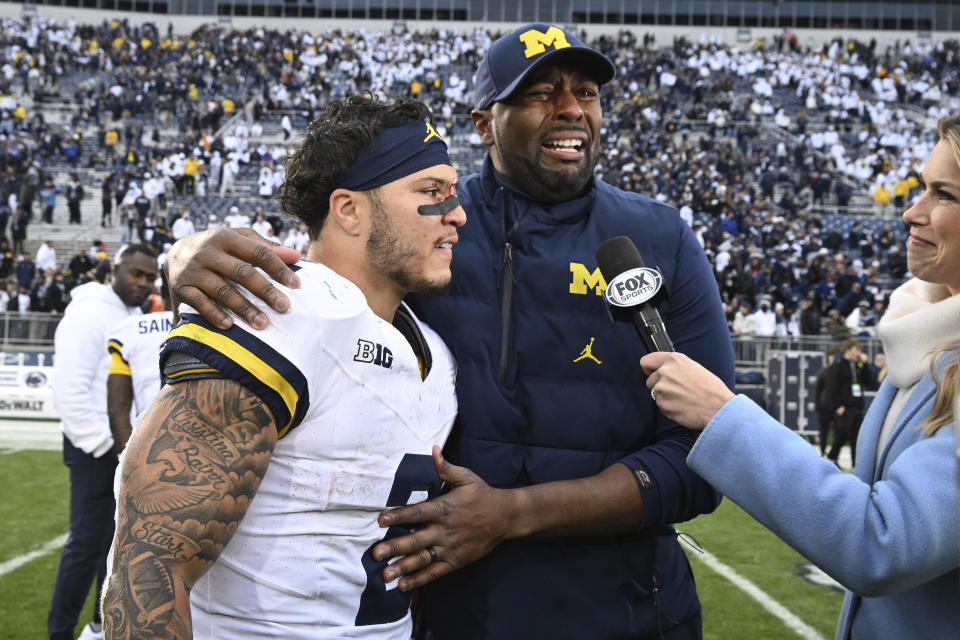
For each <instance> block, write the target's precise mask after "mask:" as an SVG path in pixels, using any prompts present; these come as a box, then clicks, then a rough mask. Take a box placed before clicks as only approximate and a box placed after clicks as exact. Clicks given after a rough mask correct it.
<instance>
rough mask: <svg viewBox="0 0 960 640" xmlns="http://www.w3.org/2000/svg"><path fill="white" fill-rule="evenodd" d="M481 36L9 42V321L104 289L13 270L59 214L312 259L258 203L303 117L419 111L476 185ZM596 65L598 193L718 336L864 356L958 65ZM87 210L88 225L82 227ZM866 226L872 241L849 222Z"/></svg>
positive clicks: (689, 56)
mask: <svg viewBox="0 0 960 640" xmlns="http://www.w3.org/2000/svg"><path fill="white" fill-rule="evenodd" d="M496 35H497V34H495V33H489V32H487V31H485V30H483V29H474V30H472V31H470V32H469V33H459V32H456V31H453V32H451V31H423V32H419V33H417V32H411V31H406V30H400V29H398V30H393V31H387V32H367V31H364V30H359V31H355V32H344V31H340V30H334V29H325V30H320V31H318V32H313V33H311V32H307V31H275V30H268V29H263V28H258V29H252V30H248V31H239V30H231V29H225V28H222V27H219V26H213V25H208V26H205V27H203V28H201V29H198V30H197V31H195V32H193V33H191V34H189V35H186V34H175V33H173V28H172V25H171V26H168V27H167V28H166V29H165V30H164V32H161V29H160V28H159V27H157V26H156V25H154V24H146V25H143V26H133V25H130V24H127V23H126V22H125V21H116V20H115V21H113V22H104V23H103V24H100V25H78V24H73V23H56V22H54V21H51V20H46V19H40V18H32V19H30V18H23V19H20V20H4V21H3V22H2V23H0V49H2V50H3V53H4V56H3V60H4V61H5V62H4V63H3V65H2V66H0V196H2V197H0V236H2V238H0V242H2V244H0V282H4V283H5V285H4V287H3V292H2V293H0V311H5V310H23V309H24V306H25V305H27V308H28V309H29V310H32V311H43V312H49V313H52V314H57V313H61V312H62V310H63V306H65V304H66V301H67V300H68V296H69V291H70V289H71V288H72V287H73V286H76V285H77V284H81V283H83V282H85V281H88V280H90V279H94V278H97V279H102V278H105V277H106V274H107V273H108V272H109V262H108V261H106V260H105V257H106V256H105V254H104V251H103V248H101V247H99V246H98V247H96V248H94V249H90V250H89V251H88V249H87V248H84V249H82V250H81V251H78V252H77V255H76V256H69V257H68V256H66V255H64V256H56V254H55V253H54V257H53V260H52V262H51V260H50V251H55V248H54V247H53V246H52V243H43V244H42V245H41V249H44V248H46V249H47V251H45V255H44V258H45V259H44V261H43V263H42V264H41V261H40V255H39V252H37V253H38V255H37V256H36V257H34V256H32V255H31V254H30V253H29V252H27V251H26V246H25V243H26V240H27V238H28V237H29V238H30V239H32V240H39V241H43V240H45V238H44V230H45V229H48V228H49V227H48V226H45V225H49V224H50V223H52V222H53V220H54V216H55V214H56V212H57V211H60V210H62V209H63V208H64V207H66V209H67V210H68V211H69V216H68V217H69V221H70V223H72V224H73V223H75V224H79V225H84V226H87V227H91V226H100V225H102V226H103V227H108V226H113V225H120V226H121V227H122V228H124V229H125V231H124V234H123V240H124V241H125V242H137V241H142V242H146V243H149V244H152V245H153V246H154V247H155V248H156V249H157V250H158V253H159V254H160V260H161V261H162V260H163V257H164V253H165V249H166V248H168V247H169V245H170V243H172V242H174V241H175V240H176V239H178V238H179V237H182V236H183V235H186V234H188V233H191V232H192V231H193V230H194V229H195V228H203V227H205V226H209V225H216V224H226V225H229V226H252V227H253V228H255V229H256V230H257V231H258V232H259V233H261V234H262V235H264V236H267V237H273V238H276V239H278V240H281V241H284V242H285V243H286V244H287V245H288V246H294V247H296V248H298V249H300V250H301V251H305V247H306V243H307V242H308V238H307V237H306V234H305V232H304V231H303V230H302V229H299V228H297V227H296V226H293V225H291V224H290V222H289V221H288V220H284V219H283V218H281V217H280V216H279V213H278V211H277V209H276V207H275V205H274V203H273V201H272V199H271V198H272V196H273V195H274V193H275V191H276V189H277V187H278V186H279V184H280V183H281V182H282V180H283V159H284V158H285V157H286V155H287V152H288V144H289V143H291V142H292V140H293V138H295V137H296V134H297V132H298V131H300V130H302V128H303V126H304V125H305V123H306V122H308V121H309V120H310V119H311V118H312V114H313V113H314V112H315V110H316V109H317V108H318V107H320V106H322V105H323V104H324V103H325V101H326V100H328V99H330V98H331V97H336V96H341V95H345V94H347V93H352V92H354V91H356V90H357V89H359V88H372V89H373V90H375V91H379V92H382V93H385V94H399V95H410V96H415V97H418V98H419V99H421V100H423V101H425V102H426V103H427V104H428V105H429V106H430V107H431V108H432V109H433V111H434V113H435V114H437V116H438V121H439V122H441V123H442V127H441V128H440V133H441V134H442V135H444V136H445V137H448V138H449V139H451V140H452V143H453V144H452V147H453V153H454V155H455V157H456V161H457V162H458V163H462V164H463V165H464V166H463V169H464V170H465V171H466V170H471V169H475V168H476V164H477V163H478V162H479V159H480V158H481V157H482V155H483V147H482V145H481V144H480V141H479V139H478V138H477V136H476V134H475V133H474V132H473V128H472V125H471V123H470V119H469V117H468V114H469V112H470V110H471V108H472V105H471V99H472V94H473V91H472V80H471V77H470V75H471V73H472V69H473V68H475V66H476V63H477V59H478V56H479V55H480V53H479V52H481V51H483V49H484V48H485V47H486V46H487V44H488V43H489V42H490V41H491V40H492V39H493V38H494V37H495V36H496ZM592 44H593V45H594V46H596V47H597V48H598V49H599V50H601V51H603V52H604V53H605V54H606V55H608V56H609V57H610V58H611V59H612V60H613V61H614V62H615V64H616V66H617V68H618V76H617V78H615V79H614V80H613V81H612V82H611V83H609V85H607V86H606V87H605V89H604V96H603V100H604V110H605V113H607V114H608V125H607V126H606V128H605V129H604V134H605V135H606V139H605V146H606V149H605V152H604V153H602V154H601V158H602V160H601V163H600V165H599V166H598V168H597V172H598V174H599V175H601V176H602V177H603V179H604V180H605V181H607V182H609V183H611V184H614V185H616V186H619V187H622V188H625V189H628V190H631V191H637V192H640V193H644V194H646V195H649V196H650V197H653V198H656V199H658V200H662V201H665V202H669V203H670V204H673V205H674V206H676V207H677V208H678V209H679V210H680V214H681V215H682V216H683V217H684V219H685V220H686V221H687V222H688V223H689V224H690V225H691V226H692V227H693V229H694V230H695V232H696V234H697V236H698V238H699V239H700V241H701V242H702V244H703V246H704V248H705V250H706V252H707V255H708V256H709V257H710V259H711V260H712V262H713V264H714V267H715V271H716V275H717V280H718V283H719V286H720V290H721V294H722V297H723V300H724V302H725V304H726V305H727V312H728V320H729V323H730V327H731V331H732V332H734V333H737V334H753V335H770V336H775V335H780V336H785V335H801V334H802V335H819V334H825V333H828V334H829V335H830V336H832V337H834V338H836V339H843V338H845V337H848V336H849V335H851V334H853V335H870V334H872V327H873V325H874V324H875V323H876V321H877V319H878V318H879V315H880V314H881V313H882V311H883V310H884V308H885V306H886V302H887V297H888V294H889V292H890V291H891V290H892V289H893V288H894V286H895V285H896V284H897V283H898V282H900V281H901V280H902V279H903V278H904V276H905V274H906V261H905V257H904V251H903V249H902V246H901V244H902V239H903V236H904V232H903V226H902V224H901V223H900V222H899V221H898V220H897V216H898V215H899V212H900V211H901V210H902V209H903V208H904V206H905V204H906V203H907V202H908V201H909V200H910V198H911V197H912V195H914V194H915V193H916V192H917V190H918V189H919V181H918V179H917V177H918V172H919V170H920V168H921V165H922V160H923V159H924V158H926V157H927V156H928V155H929V152H930V150H931V148H932V146H933V140H932V138H931V137H930V136H929V134H928V133H924V132H925V131H926V130H929V126H926V124H925V123H926V121H928V119H936V118H938V117H940V116H942V115H944V114H945V113H947V112H949V111H951V110H953V111H956V110H957V109H958V108H960V98H958V97H957V96H958V95H960V91H958V89H960V73H958V66H960V42H958V41H957V40H950V41H945V42H939V43H936V44H935V45H923V46H921V45H918V44H916V43H910V42H895V43H892V44H890V45H887V46H878V45H877V43H876V42H860V41H858V40H856V39H850V40H847V41H844V40H841V39H839V38H838V39H836V40H834V41H832V42H830V43H827V44H825V45H822V46H818V45H814V43H813V42H807V43H803V44H801V43H800V42H799V41H798V39H797V38H796V37H795V36H793V35H791V34H789V33H785V34H783V36H782V37H778V38H775V39H774V40H773V41H770V42H758V43H757V44H756V46H755V47H753V48H750V49H738V48H733V47H729V46H726V45H723V44H721V43H719V42H717V41H713V40H711V39H709V38H707V37H701V38H699V39H698V40H697V41H691V40H687V39H684V38H677V39H675V40H673V41H672V42H670V43H668V44H665V45H658V44H657V41H656V38H655V37H654V36H653V35H650V34H647V35H645V36H643V37H642V38H639V39H638V38H637V37H636V36H635V35H634V34H633V33H630V32H622V33H621V34H619V35H618V36H616V37H600V38H598V39H594V40H593V42H592ZM398 61H402V62H398ZM64 104H66V105H67V106H68V108H66V109H64ZM907 105H920V106H919V107H916V106H914V107H909V106H907ZM98 195H99V200H100V204H101V206H100V215H99V216H97V217H98V218H99V219H89V218H90V216H89V215H86V219H84V218H83V217H82V212H81V203H83V202H84V201H90V200H92V201H94V202H95V201H96V199H97V196H98ZM89 209H90V207H86V208H85V210H84V213H87V214H88V213H89ZM866 212H869V213H873V214H877V217H874V218H870V219H863V220H859V219H858V221H856V222H851V218H850V217H849V216H844V215H843V214H847V213H866ZM827 214H830V215H827ZM31 225H33V226H31Z"/></svg>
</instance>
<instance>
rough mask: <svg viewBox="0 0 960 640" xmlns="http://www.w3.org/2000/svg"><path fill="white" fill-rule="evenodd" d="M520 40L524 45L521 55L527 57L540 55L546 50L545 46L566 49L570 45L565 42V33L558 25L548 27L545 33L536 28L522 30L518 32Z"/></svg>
mask: <svg viewBox="0 0 960 640" xmlns="http://www.w3.org/2000/svg"><path fill="white" fill-rule="evenodd" d="M520 42H522V43H523V44H524V45H525V46H526V49H524V50H523V55H525V56H526V57H528V58H532V57H533V56H538V55H540V54H541V53H543V52H544V51H546V50H547V47H553V48H554V49H566V48H567V47H569V46H570V43H569V42H567V34H565V33H564V32H563V29H560V28H558V27H550V28H549V29H547V32H546V33H543V32H542V31H537V30H536V29H530V30H529V31H524V32H523V33H521V34H520Z"/></svg>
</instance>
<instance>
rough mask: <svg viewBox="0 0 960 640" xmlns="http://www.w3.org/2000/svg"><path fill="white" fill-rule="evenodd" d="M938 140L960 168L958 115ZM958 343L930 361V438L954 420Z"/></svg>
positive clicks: (942, 127) (946, 121)
mask: <svg viewBox="0 0 960 640" xmlns="http://www.w3.org/2000/svg"><path fill="white" fill-rule="evenodd" d="M937 137H938V138H939V139H940V140H944V141H946V142H947V143H948V144H949V145H950V148H951V149H952V150H953V158H954V160H956V161H957V165H958V166H960V113H955V114H953V115H952V116H948V117H946V118H943V119H942V120H940V121H939V122H938V123H937ZM958 352H960V342H953V341H950V342H946V343H945V344H942V345H940V347H939V348H938V349H937V350H936V351H935V352H934V354H933V357H932V358H931V359H930V375H931V376H932V377H933V379H934V381H935V382H936V383H937V394H936V396H934V398H933V408H932V409H931V410H930V414H929V415H928V416H927V418H926V419H925V420H924V421H923V424H921V425H920V430H921V431H923V432H924V433H925V434H926V435H928V436H932V435H933V434H935V433H936V432H937V431H939V430H940V427H942V426H944V425H947V424H950V423H951V422H953V421H954V419H955V418H956V416H955V415H954V401H955V399H956V397H957V393H958V391H960V357H957V353H958ZM951 353H952V354H954V357H953V360H952V361H951V362H950V364H948V365H947V366H946V368H945V369H944V370H943V375H942V377H941V378H940V379H937V374H936V372H935V371H934V364H935V363H936V362H937V360H938V359H940V358H941V357H944V356H947V355H948V354H951Z"/></svg>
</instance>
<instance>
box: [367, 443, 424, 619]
mask: <svg viewBox="0 0 960 640" xmlns="http://www.w3.org/2000/svg"><path fill="white" fill-rule="evenodd" d="M414 491H426V492H427V497H428V498H433V497H434V496H436V495H437V494H438V493H439V492H440V478H438V477H437V472H436V471H435V470H434V468H433V458H431V457H430V456H427V455H422V454H414V453H408V454H406V455H404V456H403V460H401V461H400V466H398V467H397V472H396V473H395V474H394V476H393V486H392V487H391V488H390V497H388V498H387V505H386V506H388V507H402V506H403V505H405V504H407V501H408V500H409V499H410V496H411V495H412V494H413V492H414ZM412 531H413V529H412V528H410V527H405V526H396V527H390V528H389V529H387V534H386V535H385V536H383V540H390V539H391V538H396V537H398V536H402V535H406V534H408V533H410V532H412ZM383 540H379V541H377V542H375V543H373V544H372V545H370V547H369V548H368V549H367V550H366V551H364V552H363V556H362V557H361V558H360V561H361V562H362V563H363V568H364V569H365V570H366V572H367V586H366V588H364V590H363V594H362V595H361V596H360V609H359V610H358V611H357V620H356V622H355V624H356V625H357V626H358V627H359V626H363V625H369V624H386V623H388V622H396V621H397V620H400V619H401V618H403V616H405V615H407V611H408V610H409V609H410V594H409V593H404V592H402V591H400V590H399V589H396V588H394V589H391V590H390V591H387V586H386V584H385V583H384V582H383V570H384V568H386V566H387V562H386V560H383V561H380V562H377V561H376V560H374V559H373V548H374V547H375V546H377V545H378V544H380V543H381V542H383Z"/></svg>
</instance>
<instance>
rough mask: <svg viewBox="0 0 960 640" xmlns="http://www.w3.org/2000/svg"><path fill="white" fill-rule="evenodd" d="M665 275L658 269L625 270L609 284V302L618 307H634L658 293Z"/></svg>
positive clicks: (607, 292)
mask: <svg viewBox="0 0 960 640" xmlns="http://www.w3.org/2000/svg"><path fill="white" fill-rule="evenodd" d="M661 286H663V276H661V275H660V272H659V271H657V270H656V269H649V268H647V267H638V268H636V269H630V270H629V271H624V272H623V273H621V274H620V275H618V276H617V277H616V278H614V279H613V280H611V281H610V284H608V285H607V291H606V293H605V294H604V295H605V296H606V298H607V302H609V303H610V304H612V305H614V306H616V307H633V306H636V305H638V304H641V303H644V302H646V301H647V300H649V299H650V298H652V297H653V296H655V295H656V293H657V291H659V290H660V287H661Z"/></svg>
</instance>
